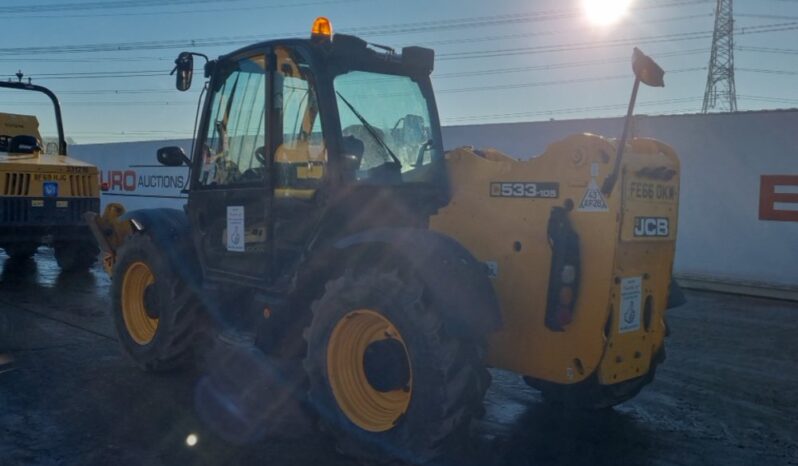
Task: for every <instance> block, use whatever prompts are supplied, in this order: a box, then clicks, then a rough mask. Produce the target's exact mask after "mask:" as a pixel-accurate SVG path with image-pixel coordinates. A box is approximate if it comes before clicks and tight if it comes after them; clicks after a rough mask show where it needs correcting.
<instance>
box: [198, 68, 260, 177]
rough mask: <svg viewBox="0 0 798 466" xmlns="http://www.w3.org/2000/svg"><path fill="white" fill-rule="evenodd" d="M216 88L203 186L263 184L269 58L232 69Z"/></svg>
mask: <svg viewBox="0 0 798 466" xmlns="http://www.w3.org/2000/svg"><path fill="white" fill-rule="evenodd" d="M225 73H226V76H224V77H223V79H222V80H217V81H216V82H217V83H220V84H218V85H217V86H216V87H217V88H216V89H214V95H213V97H212V101H211V116H210V119H209V123H208V129H207V134H206V135H205V141H204V143H203V145H202V166H201V170H200V175H199V184H200V185H201V186H230V185H245V184H260V183H262V182H263V180H264V179H265V178H266V167H267V166H268V162H267V160H268V157H267V156H266V154H267V153H268V151H267V150H266V149H265V147H267V146H266V129H265V128H266V59H265V57H264V56H262V55H259V56H254V57H249V58H245V59H243V60H239V61H238V62H236V63H235V64H234V66H231V68H230V69H229V70H227V71H226V72H225Z"/></svg>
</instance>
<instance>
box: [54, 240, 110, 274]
mask: <svg viewBox="0 0 798 466" xmlns="http://www.w3.org/2000/svg"><path fill="white" fill-rule="evenodd" d="M53 252H54V254H55V261H56V262H57V263H58V267H60V268H61V270H63V271H65V272H82V271H85V270H88V269H89V268H91V266H93V265H94V263H95V262H97V256H98V254H100V249H99V248H98V247H97V244H96V243H94V241H85V240H84V241H58V242H56V243H55V244H54V245H53Z"/></svg>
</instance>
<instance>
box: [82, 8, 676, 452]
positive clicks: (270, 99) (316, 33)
mask: <svg viewBox="0 0 798 466" xmlns="http://www.w3.org/2000/svg"><path fill="white" fill-rule="evenodd" d="M194 55H195V54H191V53H187V52H184V53H181V54H180V56H179V57H178V59H177V60H176V64H177V66H176V68H175V72H176V75H177V88H178V89H180V90H185V89H188V88H189V86H190V84H191V79H192V73H193V56H194ZM635 58H636V59H635V64H634V68H635V71H636V72H637V75H638V77H640V76H641V74H643V75H645V76H646V79H647V80H648V81H649V83H650V84H651V83H653V84H658V83H659V84H661V78H662V70H661V69H659V67H657V66H656V64H654V62H653V61H651V60H650V59H648V58H647V57H645V56H643V55H642V54H639V53H636V55H635ZM433 59H434V54H433V51H432V50H430V49H426V48H421V47H405V48H404V49H402V51H401V53H397V52H395V51H393V50H391V49H388V48H386V47H383V46H377V45H372V44H368V43H367V42H365V41H363V40H361V39H359V38H357V37H353V36H349V35H344V34H336V35H334V36H333V34H332V27H331V25H330V23H329V21H327V20H326V19H324V18H319V19H317V20H316V22H315V23H314V26H313V33H312V36H311V38H310V39H309V40H300V39H287V40H274V41H269V42H264V43H259V44H255V45H252V46H249V47H245V48H243V49H240V50H237V51H235V52H233V53H230V54H229V55H225V56H222V57H220V58H218V59H216V60H211V61H208V62H207V64H206V65H205V76H206V78H208V82H207V83H206V87H205V89H204V92H205V93H206V96H205V99H204V104H203V108H202V116H201V118H200V120H199V126H198V129H197V133H196V140H195V143H194V147H193V149H192V151H191V157H188V156H187V155H185V154H184V153H183V151H182V149H180V148H176V147H168V148H164V149H161V150H160V151H159V152H158V159H159V160H160V162H161V163H163V164H165V165H181V164H187V165H188V166H189V167H190V170H191V176H190V179H191V184H190V189H189V191H188V203H187V205H186V207H185V211H179V210H167V209H152V210H140V211H134V212H128V213H124V209H123V208H122V206H119V205H110V206H109V207H108V208H107V209H106V212H105V214H104V215H103V216H102V217H100V216H97V215H94V216H92V218H91V220H92V221H91V222H90V223H91V224H92V225H93V231H94V233H95V236H96V237H97V239H98V242H99V243H100V246H101V249H102V250H103V251H104V252H105V266H106V270H107V271H108V272H109V273H110V274H111V275H112V298H113V317H114V319H115V323H116V329H117V332H118V334H119V338H120V341H121V343H122V347H123V349H124V351H125V352H126V353H127V354H128V355H129V356H130V357H131V358H132V359H133V361H135V362H136V363H137V364H138V365H139V366H141V367H142V368H144V369H147V370H166V369H169V368H173V367H175V366H177V365H179V364H180V363H182V362H184V361H186V360H187V358H189V357H190V356H191V354H192V351H195V350H196V349H197V347H198V346H199V344H198V341H201V340H202V341H204V339H201V338H200V337H199V335H208V334H209V333H210V334H211V335H216V339H217V340H220V341H226V342H228V343H229V342H231V341H234V342H238V343H239V344H240V343H241V342H244V343H243V344H247V345H251V346H252V347H254V348H257V351H259V352H260V353H261V354H267V355H270V357H276V358H280V359H281V360H291V359H294V360H297V361H299V360H303V361H304V370H305V372H304V374H305V382H304V385H305V389H304V390H303V392H302V396H303V397H304V396H305V392H306V394H307V401H308V403H309V406H311V407H313V408H314V410H315V412H316V413H317V415H318V416H319V418H320V421H321V423H322V425H323V426H324V427H325V429H326V430H327V431H328V432H330V433H331V434H332V435H333V436H334V437H335V438H336V440H337V443H338V445H339V447H340V449H341V450H342V451H344V452H345V453H347V454H350V455H353V456H357V457H361V458H371V459H390V458H401V459H403V460H407V461H411V462H417V463H424V462H428V461H431V460H434V459H435V458H438V457H440V455H442V454H443V453H444V452H446V451H447V450H448V449H449V448H451V447H462V446H463V445H464V442H466V440H465V438H464V437H463V436H464V435H466V434H467V432H468V429H467V427H468V426H469V424H470V421H471V420H472V419H474V418H476V417H478V416H480V415H481V413H482V411H483V408H482V400H483V397H484V395H485V391H486V389H487V387H488V385H489V382H490V375H489V372H488V370H487V368H488V367H490V366H492V367H497V368H505V369H510V370H513V371H515V372H517V373H519V374H521V375H523V376H524V377H525V378H526V380H527V381H528V382H529V383H530V384H531V385H533V386H535V387H538V388H539V389H541V390H542V391H543V393H544V395H545V396H546V398H547V399H551V400H553V401H557V402H563V403H567V404H572V405H579V406H585V407H604V406H611V405H613V404H617V403H620V402H622V401H624V400H627V399H629V398H631V397H632V396H634V395H635V394H636V393H637V392H638V391H639V390H640V388H641V387H642V386H643V385H645V384H646V383H648V382H649V381H650V380H651V379H652V377H653V374H654V369H655V367H656V364H657V363H659V362H660V361H661V360H662V358H663V356H664V349H663V339H664V335H665V324H664V313H665V309H666V307H667V300H668V288H669V285H670V281H671V265H672V260H673V252H674V241H675V234H676V213H677V204H678V180H679V163H678V159H677V157H676V155H675V154H674V152H673V151H672V150H671V149H670V148H669V147H667V146H665V145H664V144H661V143H659V142H656V141H652V140H645V139H634V140H632V141H631V142H630V144H628V145H627V144H625V141H621V142H620V143H619V145H617V146H615V145H613V142H611V141H608V140H606V139H603V138H601V137H599V136H593V135H578V136H573V137H570V138H568V139H566V140H564V141H561V142H558V143H556V144H553V145H552V146H551V147H550V148H549V149H548V150H547V151H546V153H545V154H543V155H542V156H540V157H537V158H534V159H531V160H528V161H518V160H513V159H511V158H509V157H507V156H505V155H503V154H500V153H498V152H496V151H484V152H480V151H475V150H472V149H467V148H462V149H457V150H455V151H452V152H450V153H449V154H444V151H443V143H442V141H441V130H440V125H439V120H438V113H437V109H436V106H435V97H434V94H433V91H432V86H431V82H430V73H431V72H432V70H433ZM641 67H642V71H640V70H639V69H641ZM658 80H659V81H658ZM635 88H637V81H636V85H635ZM631 110H632V106H631V105H630V112H631ZM616 149H617V150H616ZM611 177H616V178H617V183H616V182H615V181H611V182H609V183H608V184H604V186H603V188H604V189H602V186H600V184H601V183H600V182H602V181H603V180H611ZM208 329H213V330H212V331H210V332H209V331H208ZM255 376H256V375H255V374H253V375H252V377H255ZM246 397H247V399H248V400H250V401H251V400H252V398H253V397H254V398H257V397H258V395H257V394H252V393H248V394H246ZM225 403H227V405H226V406H228V407H229V405H230V403H231V401H230V400H227V401H226V402H225ZM245 405H246V403H245ZM225 409H227V411H228V414H229V413H232V412H233V411H235V412H236V413H241V412H244V411H246V410H245V409H242V408H241V407H240V406H239V407H238V408H236V409H232V408H230V409H228V408H225Z"/></svg>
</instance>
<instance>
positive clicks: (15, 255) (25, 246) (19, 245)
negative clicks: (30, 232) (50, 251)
mask: <svg viewBox="0 0 798 466" xmlns="http://www.w3.org/2000/svg"><path fill="white" fill-rule="evenodd" d="M38 248H39V244H38V243H32V242H14V243H8V244H4V245H3V249H4V250H5V251H6V254H8V257H10V258H11V259H12V260H15V261H22V260H25V259H30V258H31V257H33V255H34V254H36V250H37V249H38Z"/></svg>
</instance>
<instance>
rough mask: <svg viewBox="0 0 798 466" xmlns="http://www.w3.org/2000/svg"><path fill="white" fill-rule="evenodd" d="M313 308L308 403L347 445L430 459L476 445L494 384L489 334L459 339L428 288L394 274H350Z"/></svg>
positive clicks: (367, 454) (343, 448)
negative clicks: (477, 426)
mask: <svg viewBox="0 0 798 466" xmlns="http://www.w3.org/2000/svg"><path fill="white" fill-rule="evenodd" d="M312 312H313V318H312V322H311V324H310V326H309V327H308V328H307V329H306V330H305V334H304V336H305V339H306V340H307V345H308V347H307V355H306V359H305V362H304V366H305V371H306V373H307V375H308V382H309V392H308V396H309V402H310V404H311V406H312V407H313V408H315V410H316V412H317V414H318V415H319V418H320V426H321V428H322V430H324V431H326V432H328V433H330V434H331V435H332V436H333V437H334V439H335V440H336V443H337V447H338V449H339V451H340V452H342V453H344V454H346V455H349V456H353V457H356V458H359V459H361V460H366V461H372V462H378V463H383V462H388V461H394V460H400V461H406V462H409V463H413V464H426V463H430V462H432V461H435V460H436V459H439V458H441V457H442V456H444V455H448V454H450V453H453V449H458V450H460V453H463V452H466V451H468V448H467V446H468V445H469V442H468V441H467V436H468V435H469V433H470V426H471V421H472V420H473V419H474V418H476V417H480V416H481V415H482V414H483V413H484V408H483V405H482V401H483V398H484V396H485V391H486V390H487V388H488V385H489V384H490V374H489V373H488V371H487V369H486V368H485V366H484V364H483V363H482V354H483V353H482V352H481V350H482V348H483V345H482V344H480V343H479V342H480V341H482V340H483V339H482V338H477V337H475V338H473V339H471V338H464V337H458V336H454V335H453V334H452V333H451V332H449V331H448V329H447V325H446V322H445V321H444V319H443V317H442V314H441V312H440V311H439V310H437V309H435V308H434V306H433V305H432V304H430V303H429V302H428V299H427V297H426V296H425V293H424V287H423V286H422V285H421V284H419V283H417V282H415V281H414V280H412V279H409V280H408V279H403V278H401V277H400V276H399V275H398V274H397V273H396V272H382V271H368V272H366V273H362V274H360V275H357V276H356V275H355V274H354V273H353V272H351V271H347V272H346V273H345V274H344V276H342V277H340V278H338V279H335V280H332V281H329V282H328V283H327V284H326V287H325V291H324V294H323V295H322V296H321V298H320V299H318V300H317V301H315V302H314V303H313V304H312ZM380 358H382V359H380ZM402 361H404V362H402ZM380 370H382V372H381V371H380ZM399 387H401V388H399ZM374 403H376V406H377V407H376V408H374V406H375V405H374Z"/></svg>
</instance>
